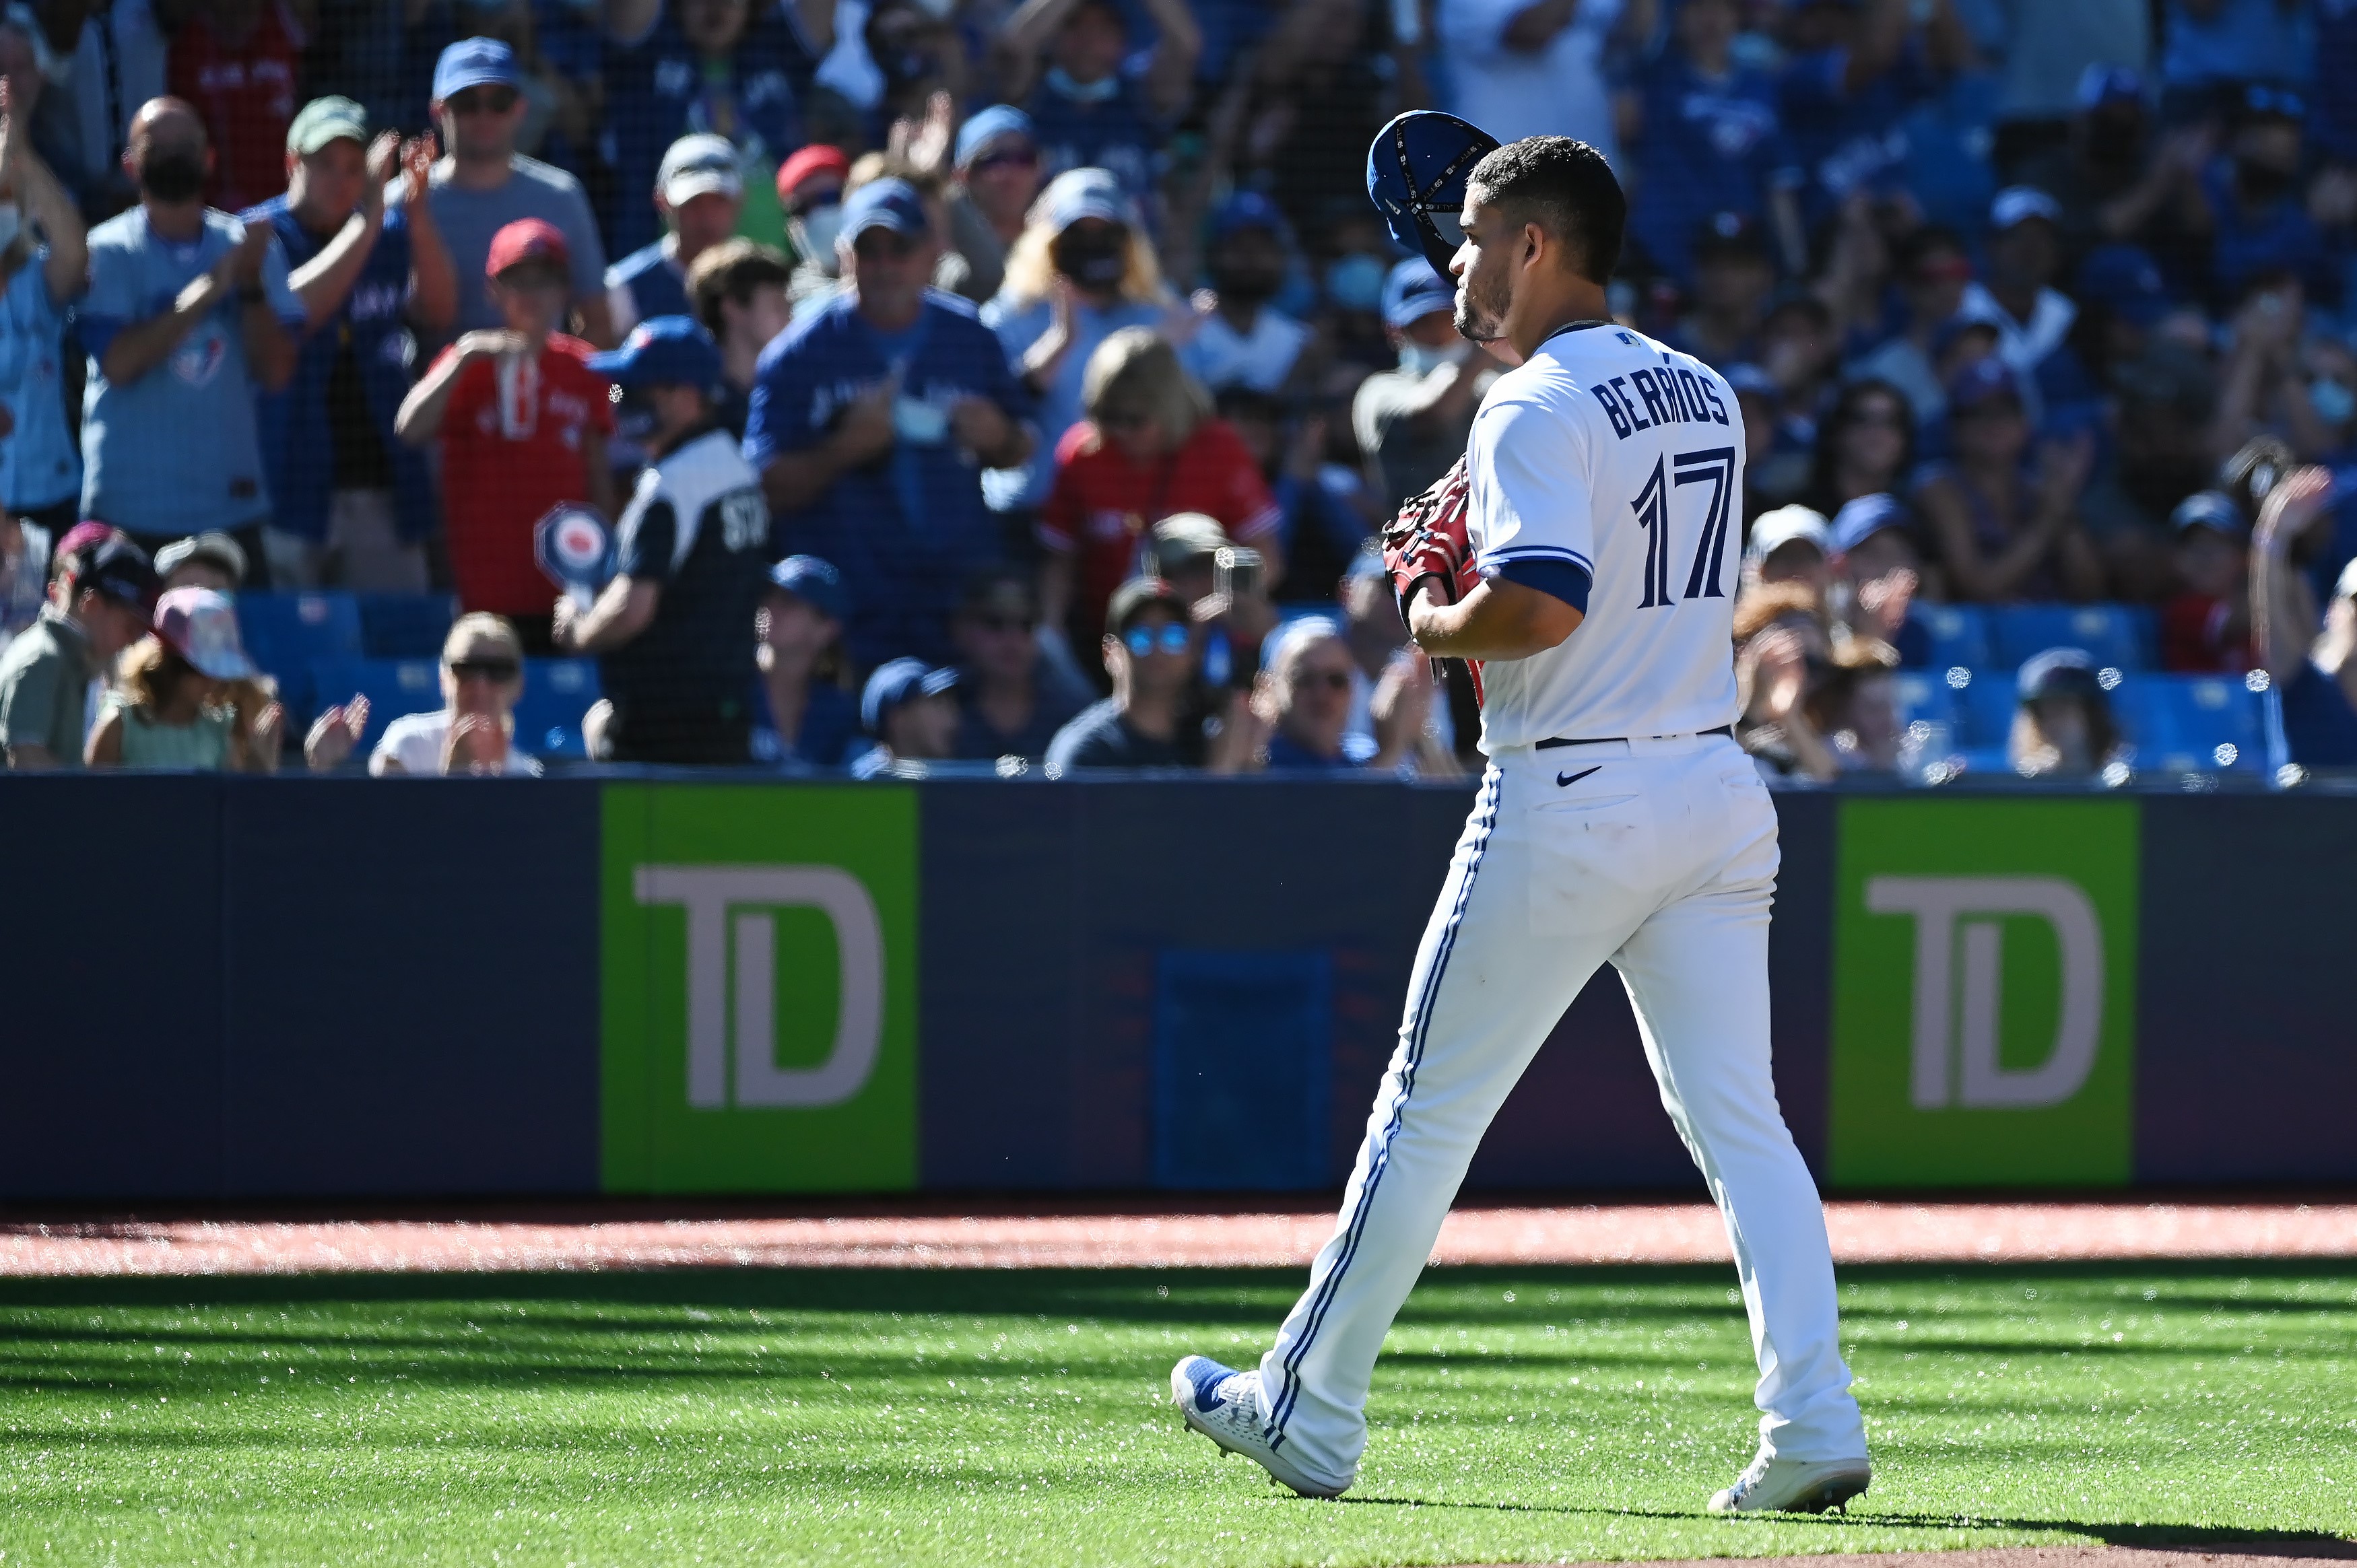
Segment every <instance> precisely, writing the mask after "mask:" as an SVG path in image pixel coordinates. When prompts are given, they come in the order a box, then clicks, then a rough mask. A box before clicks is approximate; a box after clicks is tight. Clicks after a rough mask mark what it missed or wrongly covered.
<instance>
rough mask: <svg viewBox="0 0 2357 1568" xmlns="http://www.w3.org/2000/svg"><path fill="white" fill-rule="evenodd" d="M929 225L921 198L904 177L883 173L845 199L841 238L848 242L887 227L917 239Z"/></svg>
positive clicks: (930, 222) (909, 237)
mask: <svg viewBox="0 0 2357 1568" xmlns="http://www.w3.org/2000/svg"><path fill="white" fill-rule="evenodd" d="M931 226H932V221H931V219H929V218H927V217H926V216H925V201H924V198H922V197H920V196H919V195H918V194H917V188H916V187H915V186H913V185H910V184H909V182H908V181H907V180H905V179H895V178H893V177H890V176H886V177H884V178H882V179H876V180H870V181H868V182H867V183H866V185H863V186H861V187H860V188H858V189H857V190H855V191H853V192H852V193H851V195H850V196H849V197H847V198H845V200H844V203H843V238H844V240H845V242H846V243H847V242H852V241H855V240H857V239H858V238H859V236H861V235H862V234H865V233H866V232H867V231H869V230H870V229H888V230H890V231H892V232H893V233H895V234H899V235H900V236H902V237H903V238H905V239H910V240H915V239H920V238H922V237H923V235H924V233H925V231H927V230H928V229H930V228H931Z"/></svg>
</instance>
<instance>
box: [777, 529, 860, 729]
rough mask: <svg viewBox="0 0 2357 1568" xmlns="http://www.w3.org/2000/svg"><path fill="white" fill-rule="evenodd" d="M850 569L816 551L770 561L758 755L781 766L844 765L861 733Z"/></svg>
mask: <svg viewBox="0 0 2357 1568" xmlns="http://www.w3.org/2000/svg"><path fill="white" fill-rule="evenodd" d="M849 614H850V609H849V603H848V601H847V600H846V598H845V596H844V591H843V574H842V573H840V572H838V571H836V570H835V569H834V564H833V563H831V562H826V561H822V560H820V559H819V558H818V557H817V556H815V555H789V556H787V557H786V558H785V559H784V560H782V561H780V562H779V563H778V564H776V565H774V566H772V567H770V587H769V591H768V592H767V593H766V594H764V595H763V596H762V598H761V607H760V608H759V610H757V611H756V612H754V617H753V635H754V638H755V639H756V640H757V642H758V644H759V646H758V647H756V648H755V650H754V662H755V664H756V666H757V667H758V669H759V671H760V675H759V680H758V681H757V682H756V683H755V700H754V703H753V746H752V751H753V760H754V761H756V762H767V763H772V764H775V765H776V766H778V767H780V768H838V767H841V766H842V765H843V763H844V762H845V760H846V754H847V753H848V752H849V751H850V750H851V749H852V744H853V743H854V742H855V741H856V740H857V739H858V738H859V704H858V703H855V702H854V701H852V697H851V693H849V692H848V691H846V690H845V688H844V680H845V677H846V676H847V675H848V674H849V671H847V670H845V668H844V652H843V626H844V622H845V620H846V619H848V618H849Z"/></svg>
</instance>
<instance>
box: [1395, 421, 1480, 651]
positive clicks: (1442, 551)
mask: <svg viewBox="0 0 2357 1568" xmlns="http://www.w3.org/2000/svg"><path fill="white" fill-rule="evenodd" d="M1471 488H1472V480H1471V478H1469V476H1468V475H1467V473H1466V471H1465V459H1464V458H1462V457H1459V458H1458V459H1457V466H1456V467H1452V468H1450V469H1449V470H1448V473H1446V474H1444V475H1442V476H1441V477H1440V479H1439V481H1438V482H1437V484H1435V485H1434V486H1433V487H1432V488H1431V489H1428V490H1426V491H1425V492H1424V493H1423V494H1422V495H1417V496H1411V497H1410V498H1408V499H1407V501H1406V502H1405V504H1404V505H1402V506H1401V508H1400V510H1399V515H1398V516H1397V517H1394V518H1393V519H1392V520H1391V521H1389V522H1387V523H1385V524H1383V568H1384V570H1386V571H1388V572H1389V573H1390V574H1391V577H1392V592H1393V594H1394V596H1396V597H1397V598H1398V600H1399V608H1400V618H1401V619H1403V620H1405V619H1406V618H1407V607H1408V605H1409V604H1410V602H1411V601H1413V600H1414V599H1415V585H1417V584H1418V583H1421V582H1422V581H1424V579H1425V578H1426V577H1437V578H1439V579H1440V584H1441V588H1442V591H1443V592H1445V593H1446V594H1447V595H1448V600H1449V602H1450V603H1451V604H1454V603H1456V602H1457V601H1458V599H1461V598H1463V597H1464V596H1466V595H1467V594H1469V593H1470V592H1471V591H1472V589H1473V585H1475V584H1476V583H1479V582H1480V580H1481V575H1480V572H1479V571H1477V570H1476V569H1475V567H1474V564H1473V548H1472V546H1471V545H1470V544H1469V543H1468V542H1467V541H1466V537H1465V509H1466V501H1467V498H1468V495H1469V491H1470V490H1471Z"/></svg>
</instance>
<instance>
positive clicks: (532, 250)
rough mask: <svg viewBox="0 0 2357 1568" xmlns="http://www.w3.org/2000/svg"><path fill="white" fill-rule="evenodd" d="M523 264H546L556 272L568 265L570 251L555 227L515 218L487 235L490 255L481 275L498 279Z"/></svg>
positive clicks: (570, 260) (535, 219)
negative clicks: (495, 231) (551, 266)
mask: <svg viewBox="0 0 2357 1568" xmlns="http://www.w3.org/2000/svg"><path fill="white" fill-rule="evenodd" d="M526 262H547V263H551V264H552V265H554V266H555V267H556V268H557V269H558V270H559V271H560V272H561V271H564V270H565V269H566V268H568V267H570V266H571V265H572V252H570V251H568V250H567V249H566V248H565V235H564V233H563V231H560V230H559V229H558V228H557V227H556V225H555V224H554V223H551V222H548V221H546V220H544V219H539V218H519V219H517V220H515V221H514V222H512V223H510V224H508V225H507V226H506V227H505V228H503V229H501V230H500V231H499V232H498V233H496V234H494V235H492V236H491V253H490V256H489V257H487V258H486V259H485V260H484V262H483V274H484V275H485V276H486V277H498V276H499V275H500V274H501V273H504V272H506V271H507V270H508V269H510V268H511V267H520V266H522V265H523V264H524V263H526Z"/></svg>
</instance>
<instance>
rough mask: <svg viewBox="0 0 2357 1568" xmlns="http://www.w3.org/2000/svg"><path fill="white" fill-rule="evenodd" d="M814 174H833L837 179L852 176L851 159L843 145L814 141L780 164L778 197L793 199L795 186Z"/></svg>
mask: <svg viewBox="0 0 2357 1568" xmlns="http://www.w3.org/2000/svg"><path fill="white" fill-rule="evenodd" d="M814 174H831V175H833V176H834V177H836V178H837V179H847V178H849V177H850V176H851V160H850V159H849V158H848V157H845V156H844V152H843V149H842V148H841V147H830V146H826V145H823V144H819V143H813V144H812V145H809V146H807V147H804V148H803V149H802V151H800V152H798V153H796V154H795V155H794V156H792V157H790V158H788V159H787V160H786V161H785V162H784V163H781V164H780V165H779V166H778V199H779V200H780V201H791V200H792V199H793V195H794V187H796V186H798V185H800V184H802V181H804V180H806V179H808V178H810V177H811V176H813V175H814Z"/></svg>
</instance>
